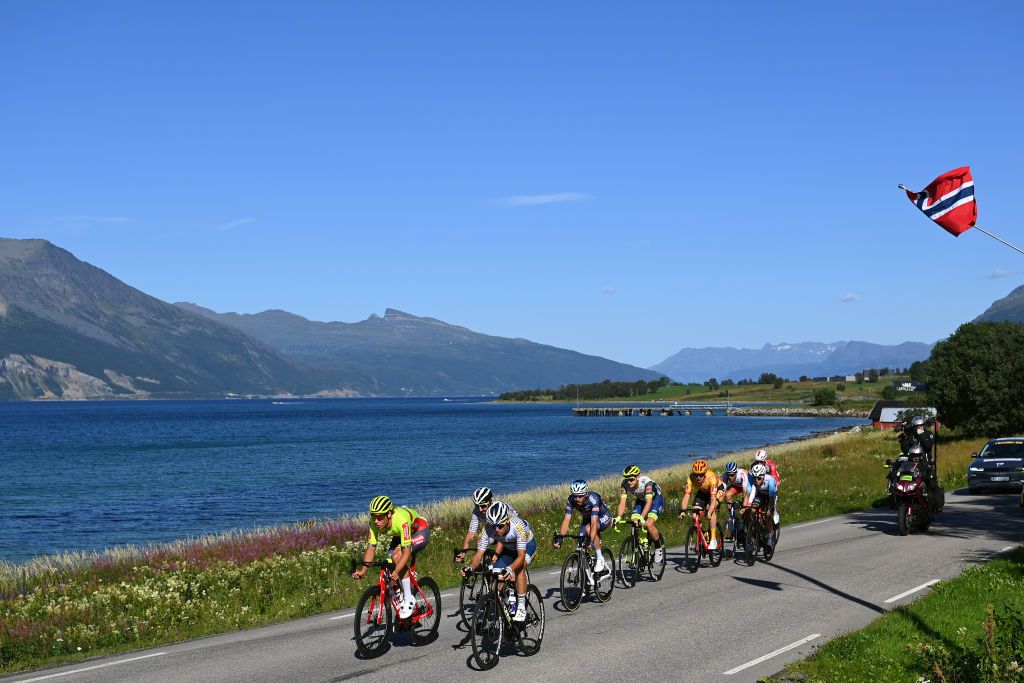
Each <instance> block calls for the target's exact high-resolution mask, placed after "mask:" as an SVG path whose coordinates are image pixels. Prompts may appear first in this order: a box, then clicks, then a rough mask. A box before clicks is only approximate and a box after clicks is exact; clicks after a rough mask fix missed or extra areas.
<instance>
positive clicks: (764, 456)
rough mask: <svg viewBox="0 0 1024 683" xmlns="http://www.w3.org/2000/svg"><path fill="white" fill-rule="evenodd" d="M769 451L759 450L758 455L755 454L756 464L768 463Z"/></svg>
mask: <svg viewBox="0 0 1024 683" xmlns="http://www.w3.org/2000/svg"><path fill="white" fill-rule="evenodd" d="M767 460H768V451H766V450H765V449H763V448H759V449H758V451H757V453H754V462H767Z"/></svg>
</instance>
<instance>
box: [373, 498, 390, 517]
mask: <svg viewBox="0 0 1024 683" xmlns="http://www.w3.org/2000/svg"><path fill="white" fill-rule="evenodd" d="M394 509H395V504H394V503H392V502H391V499H390V498H388V497H387V496H377V497H376V498H374V499H373V500H371V501H370V514H371V515H386V514H387V513H389V512H391V511H392V510H394Z"/></svg>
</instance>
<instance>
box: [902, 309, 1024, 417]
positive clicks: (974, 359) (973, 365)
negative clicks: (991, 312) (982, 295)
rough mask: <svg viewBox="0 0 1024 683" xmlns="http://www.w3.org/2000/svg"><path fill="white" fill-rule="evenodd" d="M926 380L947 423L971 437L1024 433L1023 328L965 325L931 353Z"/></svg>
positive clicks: (912, 370)
mask: <svg viewBox="0 0 1024 683" xmlns="http://www.w3.org/2000/svg"><path fill="white" fill-rule="evenodd" d="M919 362H920V361H919ZM914 365H917V363H915V364H914ZM913 376H914V366H913V365H912V366H911V377H913ZM926 380H927V382H928V397H929V399H930V401H931V403H932V405H934V406H935V407H936V408H937V409H938V411H939V418H940V419H941V420H942V423H943V424H946V425H949V426H950V427H960V428H962V429H963V431H964V433H965V434H966V435H967V436H988V437H996V436H1008V435H1013V434H1020V433H1024V324H1021V323H1013V322H1003V323H967V324H966V325H961V326H960V328H959V329H958V330H957V331H956V332H955V333H953V335H952V336H951V337H949V338H948V339H946V340H945V341H941V342H939V343H938V344H936V345H935V348H933V349H932V355H931V358H929V359H928V361H927V375H926Z"/></svg>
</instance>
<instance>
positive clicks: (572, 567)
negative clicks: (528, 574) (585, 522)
mask: <svg viewBox="0 0 1024 683" xmlns="http://www.w3.org/2000/svg"><path fill="white" fill-rule="evenodd" d="M552 540H553V542H555V543H558V542H559V541H562V540H575V541H576V549H575V550H574V551H573V552H572V553H571V554H570V555H569V556H568V557H566V558H565V562H563V563H562V575H561V577H560V578H559V588H560V589H561V591H562V605H563V606H564V607H565V609H567V610H568V611H570V612H572V611H575V609H576V608H577V607H579V606H580V603H581V602H583V596H584V595H586V594H587V593H588V592H592V593H593V594H594V597H596V598H597V601H598V602H608V601H609V600H610V599H611V597H612V590H613V589H614V588H615V555H614V554H613V553H612V551H611V550H609V549H608V548H607V547H604V546H602V547H601V557H603V558H604V563H605V570H604V572H603V573H601V574H599V575H595V572H594V564H595V563H596V559H595V555H594V553H593V552H592V550H591V545H590V537H589V536H587V535H586V534H579V535H578V536H573V535H569V534H566V535H562V534H554V536H553V537H552Z"/></svg>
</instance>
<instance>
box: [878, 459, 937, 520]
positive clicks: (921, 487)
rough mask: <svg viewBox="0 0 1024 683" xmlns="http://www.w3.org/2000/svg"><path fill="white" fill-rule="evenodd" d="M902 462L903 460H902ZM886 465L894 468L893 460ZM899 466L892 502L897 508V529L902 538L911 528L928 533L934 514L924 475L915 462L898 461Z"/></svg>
mask: <svg viewBox="0 0 1024 683" xmlns="http://www.w3.org/2000/svg"><path fill="white" fill-rule="evenodd" d="M901 460H902V458H901ZM885 464H886V465H888V466H890V467H892V466H893V465H894V463H893V462H892V460H886V461H885ZM895 464H897V465H898V468H897V470H896V473H895V475H894V476H893V482H892V502H893V504H894V506H895V508H896V529H897V531H898V532H899V535H900V536H906V535H907V534H908V533H909V532H910V529H911V528H917V529H919V530H920V531H928V527H929V526H931V523H932V516H933V514H934V510H933V507H934V506H933V505H932V503H931V501H930V500H929V497H928V487H927V486H925V480H924V473H923V472H922V471H921V467H920V465H919V464H918V463H916V462H914V461H913V460H904V461H903V462H899V461H897V463H895Z"/></svg>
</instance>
